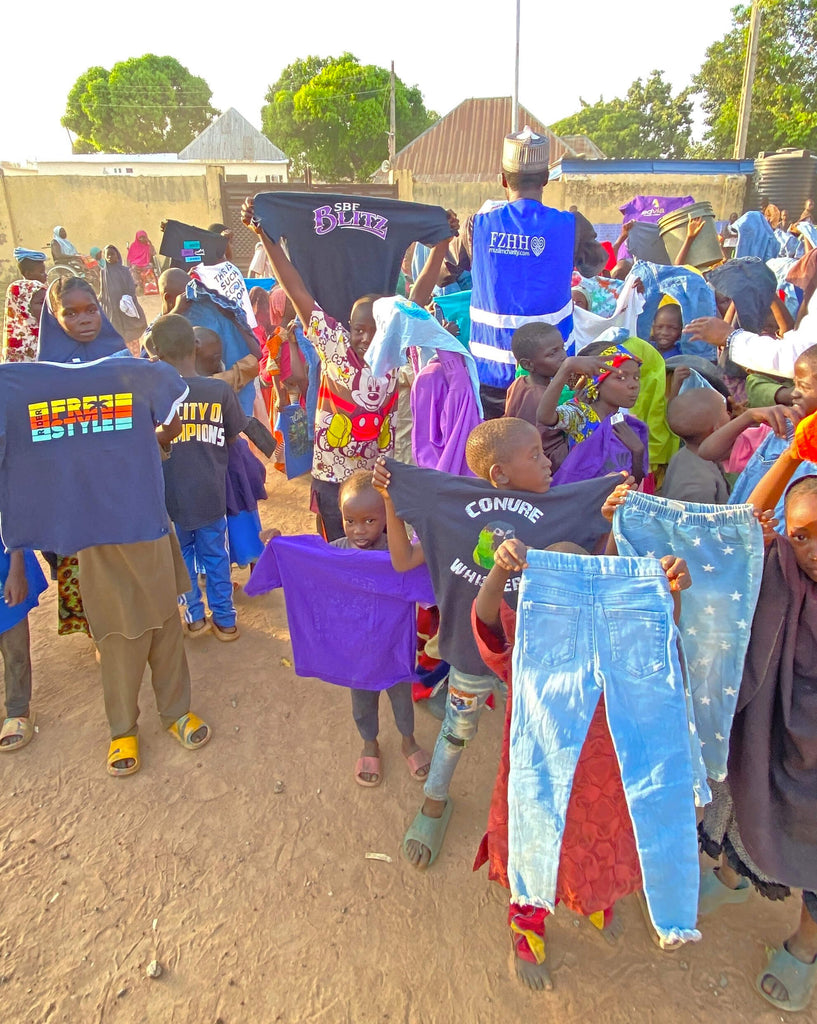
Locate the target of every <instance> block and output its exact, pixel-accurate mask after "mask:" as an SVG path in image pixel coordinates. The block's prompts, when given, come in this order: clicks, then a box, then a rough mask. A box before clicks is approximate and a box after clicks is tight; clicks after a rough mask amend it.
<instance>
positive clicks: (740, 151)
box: [733, 0, 760, 160]
mask: <svg viewBox="0 0 817 1024" xmlns="http://www.w3.org/2000/svg"><path fill="white" fill-rule="evenodd" d="M759 42H760V0H752V17H751V19H750V21H749V40H748V43H747V46H746V62H745V64H744V65H743V85H742V86H741V90H740V107H739V108H738V126H737V131H736V132H735V152H734V153H733V156H734V158H735V160H742V159H743V158H744V157H745V156H746V137H747V135H748V134H749V118H750V117H751V116H752V86H753V85H754V81H755V68H756V67H757V47H758V43H759Z"/></svg>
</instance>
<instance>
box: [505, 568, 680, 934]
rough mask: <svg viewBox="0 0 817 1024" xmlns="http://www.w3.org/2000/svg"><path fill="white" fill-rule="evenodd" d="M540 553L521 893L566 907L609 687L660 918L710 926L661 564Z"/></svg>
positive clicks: (520, 753) (530, 635)
mask: <svg viewBox="0 0 817 1024" xmlns="http://www.w3.org/2000/svg"><path fill="white" fill-rule="evenodd" d="M527 557H528V563H529V567H528V568H527V569H526V570H525V571H524V573H523V574H522V581H521V584H520V589H519V604H518V611H517V620H516V643H515V645H514V654H513V701H512V718H511V737H510V774H509V778H508V880H509V883H510V890H511V900H512V901H513V902H515V903H523V904H533V905H534V906H540V907H541V906H543V907H546V908H547V909H548V910H551V911H552V910H553V908H554V904H555V896H556V881H557V875H558V869H559V856H560V851H561V844H562V835H563V832H564V827H565V820H566V817H567V806H568V801H569V799H570V792H571V789H572V785H573V777H574V774H575V771H576V765H577V763H578V760H579V755H580V753H581V750H582V746H583V744H584V741H585V738H586V736H587V730H588V727H589V725H590V721H591V719H592V717H593V714H594V713H595V710H596V706H597V704H598V701H599V697H600V696H601V695H602V694H604V699H605V710H606V714H607V724H608V726H609V728H610V735H611V737H612V740H613V746H614V748H615V752H616V758H617V760H618V763H619V767H620V769H621V781H622V784H623V786H624V793H625V796H626V798H627V806H628V808H629V811H630V816H631V818H632V822H633V831H634V833H635V840H636V847H637V849H638V856H639V860H640V862H641V872H642V876H643V879H644V893H645V895H646V898H647V906H648V908H649V911H650V917H651V919H652V922H653V924H654V926H655V930H656V932H657V933H658V935H659V937H660V938H661V939H662V940H663V941H665V942H672V941H677V940H684V941H690V940H696V939H699V938H700V932H698V931H697V930H696V928H695V920H696V917H697V912H698V884H699V869H698V842H697V832H696V825H695V804H694V800H693V771H692V760H691V754H690V740H689V719H688V717H687V704H686V699H685V692H684V685H683V678H682V674H681V666H680V663H679V659H678V644H677V630H676V628H675V625H674V623H673V619H672V609H673V604H672V597H671V595H670V590H669V583H668V582H667V578H666V576H665V575H664V572H663V570H662V568H661V564H660V562H659V561H658V560H657V559H655V558H617V557H609V556H600V557H588V556H583V555H569V554H563V553H561V552H556V551H535V550H529V551H528V556H527Z"/></svg>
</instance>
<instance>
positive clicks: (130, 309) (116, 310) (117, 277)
mask: <svg viewBox="0 0 817 1024" xmlns="http://www.w3.org/2000/svg"><path fill="white" fill-rule="evenodd" d="M100 298H101V300H102V308H103V310H104V311H105V315H106V316H107V317H108V319H109V320H110V321H111V324H112V325H113V327H114V330H116V331H117V333H118V334H121V335H122V338H123V339H124V341H125V344H126V345H127V346H128V349H129V350H130V353H131V355H133V356H138V355H139V350H140V347H141V346H140V344H139V339H140V338H141V337H142V335H143V334H144V331H145V328H146V327H147V318H146V316H145V314H144V311H143V309H142V307H141V306H140V305H139V302H138V300H137V298H136V283H135V282H134V280H133V275H132V274H131V272H130V271H129V270H128V268H127V267H125V266H123V265H122V256H121V255H120V252H119V250H118V249H117V248H116V246H115V245H106V246H105V261H104V263H103V265H102V294H101V296H100Z"/></svg>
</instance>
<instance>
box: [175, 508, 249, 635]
mask: <svg viewBox="0 0 817 1024" xmlns="http://www.w3.org/2000/svg"><path fill="white" fill-rule="evenodd" d="M176 536H177V537H178V538H179V547H181V549H182V558H184V564H185V565H186V566H187V571H188V572H189V573H190V579H191V580H192V581H193V586H192V588H191V589H190V590H189V591H188V592H187V593H186V594H183V595H182V596H181V597H180V598H179V604H180V605H182V606H183V607H184V619H185V622H199V621H200V620H201V619H203V618H204V600H203V599H202V596H201V590H200V588H199V573H200V572H203V573H204V574H205V577H206V580H207V603H208V605H209V606H210V613H211V615H212V616H213V622H215V624H216V625H217V626H221V628H222V629H225V628H227V629H229V628H230V626H234V625H235V606H234V605H233V582H232V579H231V577H230V549H229V545H228V543H227V517H226V516H222V517H221V518H220V519H216V520H215V521H214V522H212V523H207V524H206V525H205V526H202V527H199V529H198V530H183V529H182V528H181V527H180V526H177V527H176Z"/></svg>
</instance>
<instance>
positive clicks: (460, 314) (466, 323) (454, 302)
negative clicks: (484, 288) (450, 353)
mask: <svg viewBox="0 0 817 1024" xmlns="http://www.w3.org/2000/svg"><path fill="white" fill-rule="evenodd" d="M434 301H435V302H436V303H437V305H438V306H439V307H440V309H441V310H442V311H443V316H444V317H445V318H446V320H453V321H454V323H455V324H456V325H457V327H459V329H460V333H459V334H458V335H457V340H458V341H459V342H460V344H461V345H465V347H466V348H468V342H469V341H470V340H471V289H470V288H469V289H467V291H459V292H449V293H448V294H447V295H440V296H439V297H438V298H437V299H435V300H434Z"/></svg>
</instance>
